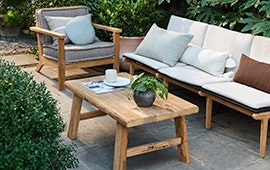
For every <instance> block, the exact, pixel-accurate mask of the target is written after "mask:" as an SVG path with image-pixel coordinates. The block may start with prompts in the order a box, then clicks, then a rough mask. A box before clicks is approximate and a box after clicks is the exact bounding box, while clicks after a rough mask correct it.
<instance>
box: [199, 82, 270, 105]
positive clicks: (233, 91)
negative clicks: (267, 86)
mask: <svg viewBox="0 0 270 170" xmlns="http://www.w3.org/2000/svg"><path fill="white" fill-rule="evenodd" d="M202 87H203V88H204V89H206V90H209V91H212V92H214V93H216V94H219V95H222V96H224V97H226V98H229V99H232V100H234V101H237V102H239V103H242V104H244V105H246V106H248V107H250V108H253V109H260V108H265V107H270V94H269V93H265V92H263V91H260V90H257V89H255V88H252V87H249V86H246V85H243V84H240V83H237V82H226V83H214V84H206V85H203V86H202Z"/></svg>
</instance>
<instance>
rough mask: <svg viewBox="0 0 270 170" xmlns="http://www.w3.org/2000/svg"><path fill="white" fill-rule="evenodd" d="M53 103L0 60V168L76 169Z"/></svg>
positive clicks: (40, 88)
mask: <svg viewBox="0 0 270 170" xmlns="http://www.w3.org/2000/svg"><path fill="white" fill-rule="evenodd" d="M65 127H66V125H65V124H64V122H63V120H62V117H61V115H60V112H59V109H58V108H57V101H56V100H55V99H53V98H52V96H51V94H50V92H49V91H47V89H46V87H45V84H44V83H41V84H38V83H36V81H34V80H33V76H32V75H30V74H29V73H27V72H25V71H22V70H20V69H19V68H17V67H15V66H14V64H10V63H8V62H7V61H4V60H2V59H0V129H1V130H0V169H6V170H9V169H16V170H20V169H22V170H25V169H29V170H35V169H38V170H47V169H66V168H71V167H76V166H77V164H78V159H77V158H76V155H75V153H74V148H73V147H72V146H71V145H67V144H64V143H63V141H62V138H61V137H60V133H61V132H63V131H64V130H65Z"/></svg>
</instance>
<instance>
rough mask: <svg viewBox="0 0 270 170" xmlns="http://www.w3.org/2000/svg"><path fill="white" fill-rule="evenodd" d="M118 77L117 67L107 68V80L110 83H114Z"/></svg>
mask: <svg viewBox="0 0 270 170" xmlns="http://www.w3.org/2000/svg"><path fill="white" fill-rule="evenodd" d="M116 79H117V71H116V70H115V69H107V70H105V80H106V82H108V83H114V82H116Z"/></svg>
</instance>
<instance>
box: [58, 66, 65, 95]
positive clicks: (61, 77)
mask: <svg viewBox="0 0 270 170" xmlns="http://www.w3.org/2000/svg"><path fill="white" fill-rule="evenodd" d="M65 81H66V77H65V67H64V68H58V90H60V91H61V90H65V84H64V83H65Z"/></svg>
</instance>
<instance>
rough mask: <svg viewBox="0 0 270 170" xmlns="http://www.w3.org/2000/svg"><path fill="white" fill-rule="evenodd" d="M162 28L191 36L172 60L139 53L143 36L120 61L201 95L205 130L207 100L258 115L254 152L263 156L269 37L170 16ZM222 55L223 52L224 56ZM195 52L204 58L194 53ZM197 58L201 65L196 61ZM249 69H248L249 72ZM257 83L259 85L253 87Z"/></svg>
mask: <svg viewBox="0 0 270 170" xmlns="http://www.w3.org/2000/svg"><path fill="white" fill-rule="evenodd" d="M151 29H152V28H151ZM166 31H168V32H172V31H173V32H177V33H179V34H180V33H181V34H190V35H192V36H193V37H192V39H191V40H190V42H189V43H188V45H187V46H186V47H185V50H184V51H183V53H181V56H180V58H179V60H177V62H176V63H174V64H173V65H172V64H168V63H166V62H164V61H165V60H164V61H163V59H164V58H163V59H160V58H159V59H155V58H154V57H149V56H146V55H142V54H140V52H138V48H140V46H141V45H142V43H143V42H144V41H143V42H142V43H141V44H140V46H139V47H138V48H137V50H136V51H135V52H133V53H125V54H124V58H125V62H129V63H130V70H129V71H130V74H134V70H135V67H137V68H140V69H142V70H144V71H146V72H149V73H151V74H155V75H157V76H159V77H160V78H163V79H164V81H166V82H168V83H173V84H176V85H178V86H180V87H183V88H186V89H188V90H190V91H193V92H195V93H198V94H199V95H201V96H204V97H206V128H207V129H209V128H210V127H211V117H212V103H213V101H215V102H219V103H221V104H223V105H226V106H228V107H230V108H233V109H235V110H237V111H240V112H242V113H244V114H246V115H248V116H251V117H252V118H253V119H255V120H260V121H261V130H260V156H261V157H264V156H265V151H266V141H267V131H268V120H269V118H270V94H269V93H270V92H269V89H267V88H268V86H269V83H268V82H270V81H268V79H267V76H268V71H267V70H269V69H268V68H270V67H269V66H270V65H269V66H268V64H269V63H270V38H266V37H262V36H253V35H251V34H244V33H240V32H236V31H231V30H228V29H225V28H221V27H218V26H215V25H210V24H206V23H202V22H198V21H193V20H189V19H185V18H181V17H178V16H174V15H172V16H171V18H170V21H169V23H168V26H167V30H166ZM149 32H150V31H149ZM149 32H148V33H149ZM149 34H150V33H149ZM147 36H148V34H147V35H146V37H147ZM148 37H149V36H148ZM154 41H155V40H154ZM154 41H153V43H154ZM155 48H156V47H155ZM166 48H168V47H166ZM158 50H159V49H158ZM166 50H168V49H166ZM212 54H213V55H212ZM225 54H226V55H227V56H226V57H225V58H224V56H223V55H225ZM155 55H159V54H155ZM201 55H202V56H203V57H204V58H203V57H202V58H200V57H201ZM210 56H211V57H212V58H211V57H210ZM215 56H218V57H216V58H215ZM222 57H223V58H222ZM209 58H210V59H209ZM224 59H225V61H224ZM201 60H202V61H201ZM205 60H206V61H205ZM218 60H219V61H218ZM221 60H222V61H221ZM212 61H213V62H212ZM220 61H221V62H220ZM211 62H212V63H211ZM201 63H206V64H205V65H202V66H201V65H200V64H201ZM246 63H248V64H250V63H251V65H248V64H246ZM254 63H255V64H254ZM253 64H254V65H253ZM261 65H262V66H261ZM219 67H220V68H219ZM216 68H217V69H218V70H219V71H220V69H221V70H222V71H223V72H222V73H219V72H217V73H216V72H214V73H213V72H212V70H215V69H216ZM259 68H263V70H262V69H259ZM264 69H265V71H264ZM243 70H244V71H243ZM257 71H258V72H257ZM249 74H252V75H251V77H249ZM257 74H259V75H257ZM269 74H270V72H269ZM252 76H253V77H252ZM242 79H243V80H242ZM253 80H254V81H253ZM246 81H247V82H246ZM250 81H251V83H250ZM252 81H253V82H252ZM257 84H258V85H261V86H259V87H257ZM261 87H262V88H261ZM264 88H266V90H265V89H264Z"/></svg>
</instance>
